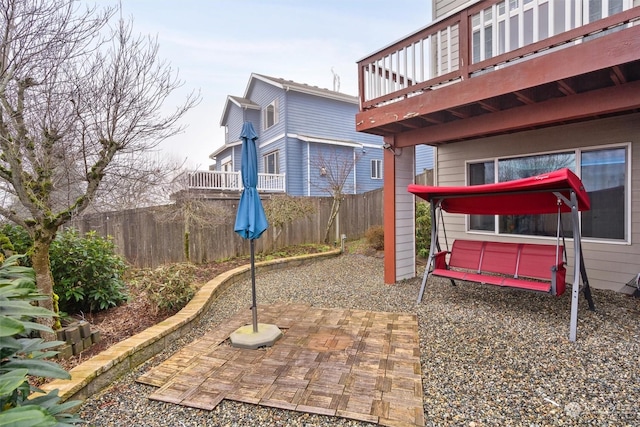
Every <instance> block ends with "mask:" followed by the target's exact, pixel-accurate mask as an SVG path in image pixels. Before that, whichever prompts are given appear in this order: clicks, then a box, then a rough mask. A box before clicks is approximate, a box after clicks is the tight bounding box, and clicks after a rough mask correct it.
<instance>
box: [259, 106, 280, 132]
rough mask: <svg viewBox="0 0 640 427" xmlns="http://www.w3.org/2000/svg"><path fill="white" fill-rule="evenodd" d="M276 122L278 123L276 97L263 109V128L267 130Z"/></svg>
mask: <svg viewBox="0 0 640 427" xmlns="http://www.w3.org/2000/svg"><path fill="white" fill-rule="evenodd" d="M276 123H278V100H277V99H274V100H273V102H272V103H271V104H269V105H267V106H266V107H265V108H264V110H262V129H264V130H267V129H269V128H270V127H271V126H273V125H275V124H276Z"/></svg>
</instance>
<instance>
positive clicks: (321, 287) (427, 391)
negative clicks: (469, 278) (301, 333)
mask: <svg viewBox="0 0 640 427" xmlns="http://www.w3.org/2000/svg"><path fill="white" fill-rule="evenodd" d="M382 277H383V268H382V260H381V259H379V258H375V257H369V256H364V255H343V256H341V257H338V258H334V259H329V260H323V261H318V262H316V263H313V264H311V265H308V266H303V267H296V268H291V269H286V270H279V271H275V272H269V273H264V274H259V275H258V276H257V288H258V297H257V298H258V304H269V303H275V302H279V301H290V302H307V303H310V304H312V305H314V306H319V307H327V308H356V309H363V310H372V311H394V312H396V311H397V312H417V314H418V319H419V325H420V347H421V360H422V374H423V388H424V412H425V419H426V423H427V425H428V426H469V427H471V426H475V427H479V426H497V425H499V426H527V427H534V426H562V425H564V426H583V425H593V426H637V425H640V407H639V398H640V300H638V299H633V298H631V297H629V296H626V295H622V294H619V293H615V292H611V291H599V290H594V291H593V297H594V301H595V305H596V310H597V311H596V312H590V311H588V310H587V304H586V301H585V300H584V299H583V298H582V296H581V298H580V299H581V300H580V312H579V321H578V340H577V342H575V343H571V342H569V341H568V333H569V307H570V292H567V293H566V294H565V295H563V296H562V297H560V298H552V297H549V296H546V295H538V294H534V293H529V292H524V291H517V290H509V289H500V288H496V287H492V286H482V285H474V284H466V283H465V284H459V285H458V286H451V285H450V284H449V282H448V281H445V280H440V279H438V278H430V279H429V283H428V286H427V291H426V293H425V297H424V302H423V303H422V304H420V305H416V303H415V299H416V297H417V294H418V289H419V287H420V279H412V280H407V281H403V282H401V283H398V284H396V285H394V286H386V285H384V284H383V281H382ZM250 301H251V285H250V282H249V281H246V282H242V283H238V284H236V285H234V286H232V288H231V289H229V290H228V291H227V292H225V293H224V294H223V295H222V296H221V297H220V298H219V299H218V300H217V301H215V302H214V303H213V305H212V307H211V309H210V310H209V312H208V313H207V316H206V318H205V320H204V321H203V322H201V323H200V325H199V326H198V327H196V328H194V330H193V331H192V332H191V333H190V335H189V336H188V337H185V338H184V339H182V340H180V341H177V342H176V343H175V344H174V347H172V348H170V349H168V350H167V351H165V352H163V353H161V354H159V355H158V356H156V357H154V358H153V359H151V360H149V361H148V362H146V363H145V364H143V365H141V366H140V367H138V368H137V369H135V370H134V371H132V372H131V373H129V374H127V375H126V376H124V377H123V378H121V379H120V380H118V381H116V382H115V383H114V384H113V385H112V387H110V388H108V389H106V390H104V391H103V392H101V393H99V394H97V395H95V396H93V397H91V398H90V399H88V400H87V401H86V402H85V403H84V404H83V405H82V407H81V409H80V414H81V417H82V418H83V419H85V420H86V421H88V422H89V425H95V426H131V427H133V426H149V427H154V426H194V427H195V426H309V427H310V426H367V425H371V424H368V423H362V422H356V421H352V420H347V419H342V418H335V417H327V416H319V415H310V414H304V413H300V412H292V411H284V410H277V409H272V408H265V407H260V406H255V405H249V404H243V403H237V402H232V401H226V400H225V401H223V402H222V403H221V404H220V405H218V406H217V407H216V408H215V409H214V410H213V411H210V412H209V411H202V410H198V409H192V408H186V407H182V406H178V405H173V404H167V403H162V402H156V401H151V400H148V399H147V396H149V395H150V394H151V393H152V392H153V390H154V388H153V387H150V386H145V385H141V384H137V383H135V378H137V377H138V376H139V375H141V374H142V373H144V372H146V371H147V370H148V369H150V368H151V367H153V366H157V365H158V364H160V363H161V362H162V361H163V360H165V359H166V358H167V357H169V356H170V355H171V354H172V353H173V352H175V351H176V350H177V349H178V348H180V346H183V345H184V344H186V343H188V342H190V341H192V340H194V339H197V338H198V337H200V336H201V335H202V334H203V333H205V332H206V331H207V330H209V329H211V328H215V327H216V325H218V324H220V323H221V322H224V321H225V319H227V318H229V317H231V316H232V315H233V314H235V313H236V312H237V311H238V310H239V309H241V308H246V307H247V305H250Z"/></svg>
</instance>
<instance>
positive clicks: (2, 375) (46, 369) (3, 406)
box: [0, 255, 82, 426]
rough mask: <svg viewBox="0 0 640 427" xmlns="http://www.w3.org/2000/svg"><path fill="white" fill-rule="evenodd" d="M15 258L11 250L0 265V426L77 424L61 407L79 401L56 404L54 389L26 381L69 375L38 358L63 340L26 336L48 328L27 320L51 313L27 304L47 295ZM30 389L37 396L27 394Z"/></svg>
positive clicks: (30, 273)
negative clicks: (34, 377) (32, 384)
mask: <svg viewBox="0 0 640 427" xmlns="http://www.w3.org/2000/svg"><path fill="white" fill-rule="evenodd" d="M19 259H20V257H19V256H16V255H14V256H12V257H9V258H7V259H6V260H5V262H4V263H3V264H2V265H0V302H1V303H0V340H1V341H2V346H0V425H2V426H44V425H47V426H55V425H70V424H77V423H79V422H81V421H82V420H80V419H79V418H78V417H77V416H76V415H72V414H67V413H66V412H67V411H68V410H69V409H71V408H73V407H74V406H77V405H78V404H79V403H81V402H80V401H70V402H66V403H63V404H60V403H58V402H60V397H59V396H58V390H53V391H51V392H49V393H46V394H44V392H43V391H42V390H39V389H38V388H36V387H34V386H31V385H30V384H29V382H28V377H29V376H37V377H46V378H62V379H69V378H71V376H70V375H69V373H67V372H66V371H65V370H64V369H62V368H61V367H60V366H58V365H57V364H56V363H54V362H51V361H47V360H44V359H46V358H50V357H52V356H54V355H56V354H57V352H56V351H53V348H55V347H57V346H59V345H61V344H64V342H62V341H48V342H45V341H44V340H43V339H42V338H33V337H32V334H33V332H34V331H35V332H37V331H42V332H46V333H51V334H52V333H53V330H51V329H50V328H48V327H46V326H44V325H41V324H39V323H35V322H34V321H32V320H33V318H34V317H53V316H54V314H53V312H51V311H49V310H46V309H44V308H41V307H36V306H34V305H32V304H31V303H32V302H34V301H38V300H42V299H46V298H47V297H46V296H44V295H41V294H38V293H37V292H36V285H35V274H34V272H33V269H31V268H28V267H22V266H20V265H18V260H19ZM34 392H40V393H43V395H41V396H38V397H36V398H30V395H31V394H32V393H34Z"/></svg>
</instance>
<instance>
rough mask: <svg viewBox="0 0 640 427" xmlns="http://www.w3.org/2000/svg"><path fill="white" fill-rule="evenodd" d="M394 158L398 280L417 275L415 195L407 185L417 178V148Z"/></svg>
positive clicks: (406, 148) (406, 149) (408, 148)
mask: <svg viewBox="0 0 640 427" xmlns="http://www.w3.org/2000/svg"><path fill="white" fill-rule="evenodd" d="M394 159H395V162H396V165H395V170H396V182H395V193H396V205H395V215H396V221H395V222H396V244H395V251H396V260H395V261H396V280H403V279H409V278H411V277H415V275H416V270H415V262H416V249H415V234H414V226H415V208H414V201H415V197H414V196H413V194H411V193H409V192H408V191H407V186H408V185H409V184H412V183H413V182H414V179H415V175H414V174H413V169H414V168H413V165H414V164H415V150H414V148H413V147H405V148H403V149H402V152H401V153H400V155H399V156H395V157H394Z"/></svg>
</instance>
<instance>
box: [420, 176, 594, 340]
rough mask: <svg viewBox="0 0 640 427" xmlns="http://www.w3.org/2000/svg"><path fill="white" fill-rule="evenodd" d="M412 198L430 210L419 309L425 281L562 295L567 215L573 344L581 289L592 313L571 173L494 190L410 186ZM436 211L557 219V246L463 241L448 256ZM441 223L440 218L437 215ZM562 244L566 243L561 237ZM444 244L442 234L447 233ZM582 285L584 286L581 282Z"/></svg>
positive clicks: (578, 195) (580, 207)
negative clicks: (566, 217)
mask: <svg viewBox="0 0 640 427" xmlns="http://www.w3.org/2000/svg"><path fill="white" fill-rule="evenodd" d="M408 191H409V192H410V193H413V194H415V195H416V196H418V197H420V198H422V199H424V200H426V201H428V202H429V203H430V205H431V225H432V226H431V247H430V249H429V258H428V261H427V266H426V268H425V272H424V276H423V279H422V285H421V287H420V293H419V296H418V303H420V302H421V301H422V297H423V294H424V290H425V286H426V283H427V278H428V276H429V275H430V274H431V275H434V276H441V277H446V278H449V279H450V280H451V281H452V283H454V280H465V281H474V282H478V283H484V284H492V285H497V286H504V287H512V288H519V289H525V290H530V291H537V292H544V293H548V294H551V295H557V296H559V295H562V293H563V292H564V290H565V273H566V270H565V259H564V258H565V257H563V255H564V245H561V244H560V238H561V234H562V233H561V227H562V225H561V222H560V214H561V213H565V212H567V213H571V222H572V231H573V252H574V257H573V259H574V266H573V285H572V290H571V320H570V327H569V328H570V331H569V339H570V340H571V341H575V340H576V333H577V323H578V296H579V293H580V290H581V289H582V291H583V293H584V296H585V298H586V299H587V301H588V303H589V308H590V309H591V310H594V304H593V300H592V298H591V291H590V288H589V281H588V278H587V273H586V269H585V267H584V257H583V254H582V245H581V238H580V224H579V214H578V212H579V211H586V210H589V209H590V201H589V195H588V194H587V192H586V190H585V188H584V186H583V184H582V181H581V180H580V178H578V177H577V176H576V175H575V174H574V173H573V172H571V171H570V170H569V169H560V170H557V171H554V172H550V173H545V174H541V175H537V176H533V177H529V178H524V179H518V180H514V181H507V182H500V183H496V184H483V185H474V186H466V187H433V186H423V185H416V184H411V185H409V187H408ZM437 211H440V214H441V213H442V211H445V212H448V213H460V214H480V215H528V214H548V213H551V214H553V213H557V215H558V228H557V236H556V237H557V239H556V245H555V246H554V245H539V244H528V243H505V242H484V241H479V240H461V239H458V240H456V241H455V242H454V244H453V247H452V248H451V250H450V251H449V250H447V251H443V250H442V249H441V247H440V241H439V233H438V226H439V223H438V215H437V214H436V212H437ZM440 220H442V215H440ZM562 240H563V241H564V237H563V236H562ZM445 241H446V233H445ZM581 280H582V286H581V285H580V281H581Z"/></svg>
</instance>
